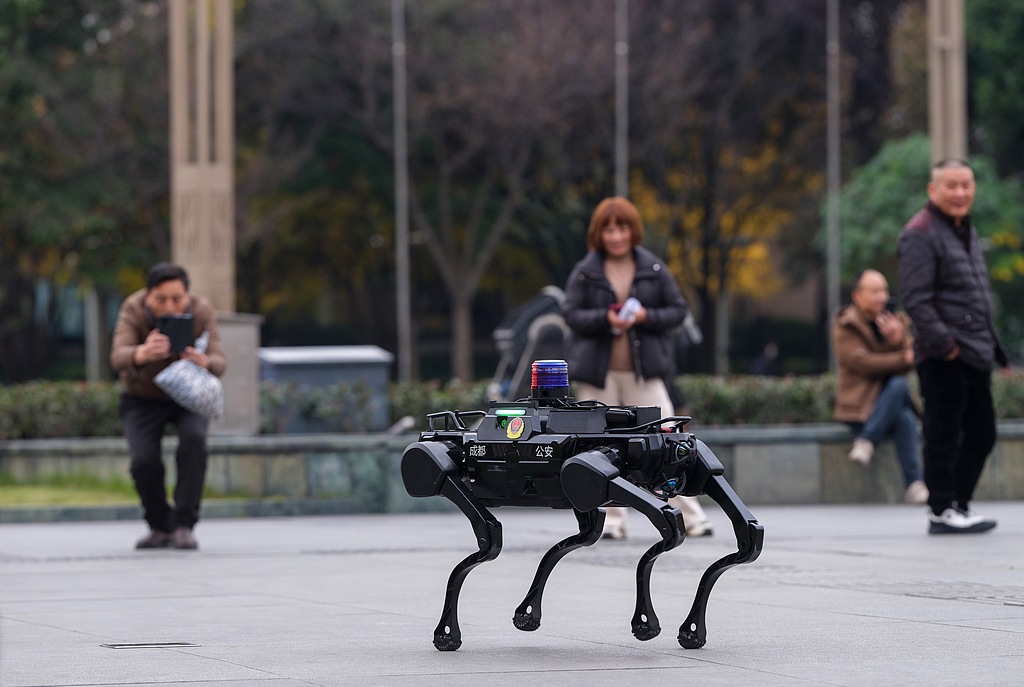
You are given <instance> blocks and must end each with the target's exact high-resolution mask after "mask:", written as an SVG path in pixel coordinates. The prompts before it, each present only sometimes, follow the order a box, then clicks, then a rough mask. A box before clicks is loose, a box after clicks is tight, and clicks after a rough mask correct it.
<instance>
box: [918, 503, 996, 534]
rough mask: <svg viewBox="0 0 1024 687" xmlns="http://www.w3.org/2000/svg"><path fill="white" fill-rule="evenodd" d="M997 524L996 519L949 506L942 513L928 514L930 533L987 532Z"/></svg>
mask: <svg viewBox="0 0 1024 687" xmlns="http://www.w3.org/2000/svg"><path fill="white" fill-rule="evenodd" d="M995 526H996V521H995V520H992V519H991V518H983V517H981V516H980V515H974V514H973V513H962V512H960V511H958V510H957V509H955V508H947V509H946V510H944V511H942V514H941V515H935V514H934V513H929V514H928V534H976V533H978V532H987V531H989V530H990V529H992V528H994V527H995Z"/></svg>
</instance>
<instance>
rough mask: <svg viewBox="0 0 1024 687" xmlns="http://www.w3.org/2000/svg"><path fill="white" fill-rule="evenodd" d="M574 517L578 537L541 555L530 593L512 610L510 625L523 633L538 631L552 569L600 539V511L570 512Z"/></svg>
mask: <svg viewBox="0 0 1024 687" xmlns="http://www.w3.org/2000/svg"><path fill="white" fill-rule="evenodd" d="M573 512H574V513H575V514H576V522H577V523H579V527H580V531H579V534H574V535H572V536H571V537H566V538H565V539H563V540H562V541H560V542H558V543H557V544H555V545H554V546H552V547H551V548H550V549H548V551H547V553H545V554H544V557H543V558H541V559H540V565H538V566H537V574H536V575H534V576H533V584H532V585H530V591H529V592H527V593H526V598H525V599H523V603H521V604H519V607H518V608H516V613H515V615H514V616H512V624H513V625H515V626H516V627H517V628H519V629H520V630H523V631H525V632H532V631H533V630H536V629H537V628H538V627H540V615H541V612H540V601H541V597H542V596H543V595H544V585H546V584H547V582H548V576H549V575H551V571H552V570H554V569H555V564H556V563H558V561H560V560H562V558H563V557H564V556H565V555H566V554H567V553H569V552H571V551H575V550H576V549H579V548H582V547H584V546H590V545H591V544H593V543H594V542H596V541H597V540H598V539H600V538H601V530H602V528H603V527H604V511H603V510H601V509H600V508H595V509H593V510H589V511H586V512H583V511H578V510H575V509H574V510H573Z"/></svg>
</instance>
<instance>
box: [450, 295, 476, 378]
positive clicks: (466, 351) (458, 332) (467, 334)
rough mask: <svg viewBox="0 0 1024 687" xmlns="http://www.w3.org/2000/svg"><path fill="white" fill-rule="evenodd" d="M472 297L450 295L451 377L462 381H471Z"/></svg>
mask: <svg viewBox="0 0 1024 687" xmlns="http://www.w3.org/2000/svg"><path fill="white" fill-rule="evenodd" d="M471 304H472V299H471V298H465V297H462V296H461V295H453V297H452V357H451V361H452V363H451V364H452V377H453V378H454V379H458V380H460V381H462V382H467V383H468V382H472V381H473V321H472V312H471V311H472V309H471V307H470V306H471Z"/></svg>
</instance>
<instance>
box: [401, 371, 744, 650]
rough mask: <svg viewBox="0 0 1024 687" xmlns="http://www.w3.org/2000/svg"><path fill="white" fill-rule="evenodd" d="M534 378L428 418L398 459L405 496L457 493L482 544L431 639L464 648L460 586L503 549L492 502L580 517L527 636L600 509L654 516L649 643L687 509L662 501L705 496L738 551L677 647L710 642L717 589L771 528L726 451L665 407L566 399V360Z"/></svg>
mask: <svg viewBox="0 0 1024 687" xmlns="http://www.w3.org/2000/svg"><path fill="white" fill-rule="evenodd" d="M532 382H533V385H532V393H531V396H530V397H529V398H526V399H521V400H518V401H512V402H501V401H492V402H491V403H490V407H489V409H488V410H487V411H486V412H484V411H462V412H460V411H457V410H446V411H442V412H437V413H431V414H430V415H428V416H427V418H428V420H429V423H430V425H429V427H430V429H429V430H427V431H425V432H421V434H420V437H419V441H417V442H415V443H413V444H411V445H409V447H408V448H406V450H405V452H404V453H403V455H402V480H403V482H404V483H405V488H406V490H407V491H408V492H409V494H410V495H411V496H414V497H427V496H438V495H440V496H444V497H445V498H447V499H449V500H451V501H452V502H453V503H454V504H455V505H456V506H458V507H459V509H460V510H461V511H462V512H463V513H464V514H465V515H466V517H467V518H468V519H469V521H470V524H471V525H472V527H473V532H474V534H475V535H476V543H477V546H478V551H476V552H475V553H473V554H471V555H469V556H468V557H466V558H465V559H463V560H462V561H460V562H459V563H458V564H457V565H456V566H455V568H454V569H453V570H452V572H451V575H450V576H449V578H448V589H447V592H446V594H445V600H444V608H443V610H442V611H441V620H440V622H439V623H438V625H437V628H436V629H435V630H434V646H435V647H437V649H438V650H439V651H455V650H457V649H458V648H459V647H460V646H462V632H461V631H460V629H459V620H458V602H459V592H460V591H461V589H462V584H463V582H464V581H465V579H466V576H467V575H468V574H469V572H470V571H471V570H472V569H473V568H475V567H476V566H478V565H480V564H481V563H484V562H486V561H490V560H493V559H495V558H496V557H497V556H498V554H499V553H500V552H501V523H500V522H498V520H497V519H496V518H495V517H494V516H493V515H492V514H491V513H490V512H489V511H488V510H487V507H488V506H491V507H497V506H546V507H548V508H565V509H570V508H571V509H572V510H573V512H574V514H575V515H576V520H577V522H578V524H579V534H576V535H572V536H570V537H567V538H566V539H563V540H562V541H560V542H558V543H557V544H555V545H554V546H553V547H551V548H550V549H549V550H548V551H547V552H546V553H545V554H544V556H543V557H542V558H541V561H540V565H539V566H538V568H537V573H536V575H535V576H534V578H533V584H532V585H531V587H530V590H529V592H527V594H526V598H525V599H524V600H523V602H522V603H521V604H519V607H518V608H516V610H515V615H514V616H513V618H512V622H513V624H514V625H515V626H516V627H517V628H518V629H520V630H524V631H532V630H536V629H537V628H538V627H540V621H541V597H542V596H543V593H544V586H545V584H546V582H547V579H548V577H549V576H550V575H551V571H552V570H553V569H554V567H555V564H556V563H558V561H559V560H561V559H562V558H563V557H564V556H565V555H566V554H568V553H569V552H571V551H574V550H576V549H578V548H581V547H584V546H590V545H591V544H593V543H594V542H596V541H597V540H598V539H599V538H600V537H601V531H602V526H603V525H604V510H603V509H602V508H601V506H607V505H621V506H630V507H632V508H634V509H636V510H637V511H639V512H640V513H642V514H643V515H644V516H646V517H647V518H648V519H649V520H650V521H651V523H653V524H654V526H655V527H656V528H657V530H658V532H659V533H660V534H661V541H659V542H657V543H655V544H654V545H653V546H652V547H651V548H649V549H648V550H647V551H646V552H644V554H643V555H642V556H641V557H640V562H639V563H638V565H637V570H636V611H635V613H634V615H633V619H632V631H633V635H634V636H635V637H636V638H637V639H638V640H641V641H646V640H649V639H653V638H654V637H656V636H658V634H659V633H660V632H661V626H660V624H659V622H658V616H657V614H655V612H654V606H653V605H652V603H651V598H650V597H651V593H650V580H651V570H652V568H653V567H654V562H655V560H656V559H657V558H658V556H659V555H661V554H662V553H664V552H665V551H668V550H670V549H673V548H675V547H676V546H678V545H679V544H681V543H682V541H683V538H684V537H685V526H684V524H683V519H682V515H681V514H680V512H679V510H678V509H676V508H673V507H672V506H669V505H668V504H667V503H666V500H667V499H669V498H671V497H673V496H677V495H685V496H697V495H698V494H707V495H708V496H710V497H711V498H712V499H713V500H714V501H715V502H716V503H718V504H719V506H721V507H722V509H723V510H724V511H725V513H726V514H727V515H728V516H729V520H730V522H731V523H732V526H733V531H734V533H735V535H736V544H737V550H736V552H735V553H732V554H730V555H728V556H725V557H723V558H720V559H719V560H717V561H715V562H714V563H712V564H711V565H710V566H709V567H708V568H707V570H705V571H704V574H703V576H702V577H701V580H700V583H699V584H698V587H697V593H696V596H695V598H694V601H693V606H692V607H691V609H690V613H689V615H688V616H687V618H686V620H685V621H684V622H683V624H682V625H681V626H680V628H679V635H678V640H679V644H680V646H682V647H683V648H685V649H699V648H700V647H702V646H704V643H705V641H706V638H707V628H706V623H705V611H706V608H707V602H708V598H709V596H710V594H711V588H712V586H714V584H715V582H716V581H717V580H718V578H719V577H720V576H721V575H722V573H724V572H725V571H726V570H728V569H729V568H731V567H733V566H735V565H739V564H741V563H750V562H751V561H753V560H755V559H756V558H757V557H758V555H759V554H760V553H761V548H762V544H763V541H764V528H763V527H762V526H761V525H760V524H759V523H758V522H757V520H756V519H755V518H754V516H753V515H752V514H751V513H750V511H748V510H747V508H746V506H745V505H744V504H743V502H742V501H741V500H740V499H739V497H738V496H737V495H736V493H735V492H734V491H733V489H732V487H731V486H730V485H729V483H728V482H727V481H726V480H725V478H724V477H723V476H722V474H723V472H724V469H723V467H722V464H721V463H720V462H719V460H718V458H717V457H715V455H714V454H713V453H712V452H711V451H710V450H709V449H708V447H707V446H706V445H705V444H704V442H702V441H700V440H698V439H697V438H696V437H694V435H693V434H691V433H688V432H684V431H682V427H683V426H684V425H685V424H686V423H687V422H689V421H690V418H689V417H683V416H672V417H667V418H662V417H661V412H660V409H659V408H658V407H657V406H607V405H603V404H600V403H598V402H596V401H575V400H574V399H572V398H571V397H569V382H568V367H567V365H566V363H565V362H564V361H561V360H539V361H536V362H535V363H534V364H533V380H532ZM477 420H479V422H476V421H477ZM467 422H469V424H472V425H474V428H472V429H471V428H470V426H468V425H467Z"/></svg>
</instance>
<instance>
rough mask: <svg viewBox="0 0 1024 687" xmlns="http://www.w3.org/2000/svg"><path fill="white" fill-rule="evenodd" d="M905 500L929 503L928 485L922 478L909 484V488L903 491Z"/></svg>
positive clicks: (915, 502) (907, 501)
mask: <svg viewBox="0 0 1024 687" xmlns="http://www.w3.org/2000/svg"><path fill="white" fill-rule="evenodd" d="M903 501H904V502H906V503H912V504H914V505H921V504H923V503H928V487H926V486H925V484H924V482H922V481H921V480H919V479H916V480H914V481H913V482H911V483H910V484H909V485H907V490H906V491H905V492H903Z"/></svg>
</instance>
